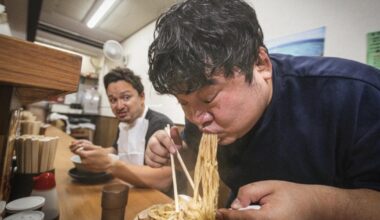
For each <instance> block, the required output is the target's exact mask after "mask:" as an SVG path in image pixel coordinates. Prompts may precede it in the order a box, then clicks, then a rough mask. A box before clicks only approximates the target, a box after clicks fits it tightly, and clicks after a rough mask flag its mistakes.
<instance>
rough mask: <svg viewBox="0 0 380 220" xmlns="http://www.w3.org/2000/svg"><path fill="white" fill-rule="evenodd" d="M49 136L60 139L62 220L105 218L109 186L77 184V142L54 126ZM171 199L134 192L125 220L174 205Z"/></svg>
mask: <svg viewBox="0 0 380 220" xmlns="http://www.w3.org/2000/svg"><path fill="white" fill-rule="evenodd" d="M45 135H46V136H58V137H59V142H58V147H57V154H56V158H55V178H56V183H57V193H58V198H59V202H60V220H73V219H81V220H86V219H89V220H96V219H100V218H101V211H102V209H101V191H102V188H103V186H104V185H105V184H106V183H101V184H83V183H78V182H75V181H73V179H72V178H71V177H70V176H69V175H68V171H69V170H70V169H71V168H73V167H74V165H73V164H72V162H71V160H70V157H71V156H72V155H73V154H72V153H71V152H70V150H69V145H70V143H71V141H73V140H74V139H73V138H72V137H70V136H69V135H67V134H66V133H64V132H63V131H61V130H59V129H57V128H55V127H53V126H50V127H48V128H47V130H46V132H45ZM117 181H118V180H117V179H113V180H112V181H110V182H107V183H111V182H117ZM171 201H172V200H171V198H169V197H168V196H166V195H165V194H163V193H161V192H160V191H158V190H154V189H142V188H130V189H129V196H128V203H127V206H126V211H125V220H133V218H134V217H135V216H136V214H137V213H139V212H140V211H142V210H143V209H146V208H148V207H149V206H151V205H154V204H158V203H168V202H171Z"/></svg>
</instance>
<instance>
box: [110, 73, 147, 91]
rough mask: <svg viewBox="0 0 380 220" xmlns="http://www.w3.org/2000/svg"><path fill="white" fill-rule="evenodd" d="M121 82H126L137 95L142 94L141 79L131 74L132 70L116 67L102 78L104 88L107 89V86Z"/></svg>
mask: <svg viewBox="0 0 380 220" xmlns="http://www.w3.org/2000/svg"><path fill="white" fill-rule="evenodd" d="M119 80H123V81H126V82H128V83H129V84H131V85H132V86H133V88H134V89H136V90H137V92H138V94H139V95H141V94H142V93H143V92H144V86H143V84H142V82H141V78H140V77H139V76H137V75H135V74H134V73H133V71H132V70H130V69H128V68H121V67H117V68H115V69H112V70H111V71H110V72H108V73H107V74H106V75H105V76H104V78H103V82H104V87H105V88H106V89H107V88H108V85H109V84H111V83H113V82H117V81H119Z"/></svg>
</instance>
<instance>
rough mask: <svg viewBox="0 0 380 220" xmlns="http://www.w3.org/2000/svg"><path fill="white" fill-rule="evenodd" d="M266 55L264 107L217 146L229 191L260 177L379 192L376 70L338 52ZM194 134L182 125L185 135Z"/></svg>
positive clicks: (379, 78) (378, 79)
mask: <svg viewBox="0 0 380 220" xmlns="http://www.w3.org/2000/svg"><path fill="white" fill-rule="evenodd" d="M271 61H272V64H273V88H274V91H273V97H272V101H271V103H270V104H269V106H268V108H267V109H266V111H265V112H264V114H263V116H262V117H261V119H260V120H259V121H258V122H257V124H256V125H255V126H254V127H253V128H252V130H251V131H249V132H248V133H247V134H246V135H245V136H244V137H242V138H240V139H238V140H237V141H236V142H235V143H233V144H230V145H227V146H220V147H219V149H218V162H219V172H220V176H221V178H222V180H223V181H224V182H225V183H226V185H227V186H229V187H230V189H231V190H232V193H233V194H236V192H237V190H238V189H239V188H240V187H241V186H243V185H245V184H248V183H251V182H254V181H259V180H285V181H292V182H297V183H309V184H323V185H330V186H335V187H341V188H370V189H375V190H380V71H379V70H377V69H375V68H372V67H369V66H366V65H363V64H360V63H357V62H353V61H348V60H344V59H338V58H326V57H293V56H286V55H280V54H274V55H271ZM252 98H255V97H252ZM199 136H200V134H199V132H198V131H197V129H196V128H195V127H194V126H192V125H187V126H186V128H185V134H184V138H185V139H187V140H189V139H192V137H199ZM189 142H191V143H193V144H191V145H193V146H196V145H197V144H198V143H199V142H197V141H196V140H189ZM233 196H234V195H233Z"/></svg>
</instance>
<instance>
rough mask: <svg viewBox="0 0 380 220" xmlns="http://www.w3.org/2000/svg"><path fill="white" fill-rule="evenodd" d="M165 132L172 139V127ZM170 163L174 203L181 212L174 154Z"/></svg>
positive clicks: (177, 210)
mask: <svg viewBox="0 0 380 220" xmlns="http://www.w3.org/2000/svg"><path fill="white" fill-rule="evenodd" d="M165 131H166V132H167V133H168V135H169V137H170V125H167V126H166V128H165ZM170 162H171V167H172V178H173V188H174V203H175V211H176V212H179V203H178V190H177V177H176V173H175V163H174V157H173V154H170Z"/></svg>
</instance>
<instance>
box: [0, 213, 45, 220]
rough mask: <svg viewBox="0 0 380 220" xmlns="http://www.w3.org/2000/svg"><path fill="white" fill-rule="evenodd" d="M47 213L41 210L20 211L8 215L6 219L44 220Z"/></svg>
mask: <svg viewBox="0 0 380 220" xmlns="http://www.w3.org/2000/svg"><path fill="white" fill-rule="evenodd" d="M44 217H45V214H44V213H43V212H40V211H25V212H19V213H16V214H13V215H10V216H8V217H6V218H5V219H4V220H43V219H44Z"/></svg>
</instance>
